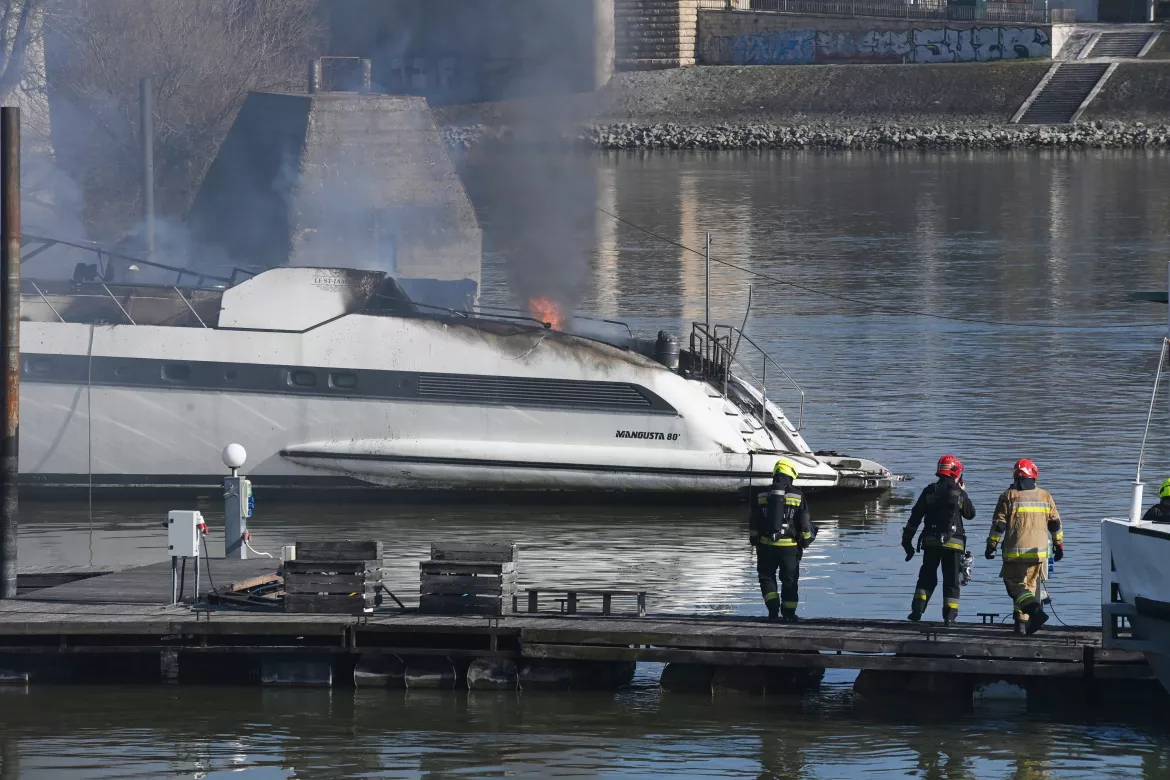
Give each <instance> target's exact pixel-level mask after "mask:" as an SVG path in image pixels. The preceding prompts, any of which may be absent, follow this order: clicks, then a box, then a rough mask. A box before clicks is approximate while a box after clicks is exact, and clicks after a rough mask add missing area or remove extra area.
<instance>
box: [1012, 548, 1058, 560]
mask: <svg viewBox="0 0 1170 780" xmlns="http://www.w3.org/2000/svg"><path fill="white" fill-rule="evenodd" d="M1003 557H1004V558H1036V559H1040V558H1047V557H1048V548H1047V547H1005V548H1003Z"/></svg>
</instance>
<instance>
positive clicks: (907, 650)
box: [0, 560, 1151, 679]
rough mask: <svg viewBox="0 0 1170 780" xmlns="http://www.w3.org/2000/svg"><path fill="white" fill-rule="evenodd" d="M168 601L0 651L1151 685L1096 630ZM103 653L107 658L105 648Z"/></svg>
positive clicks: (164, 584)
mask: <svg viewBox="0 0 1170 780" xmlns="http://www.w3.org/2000/svg"><path fill="white" fill-rule="evenodd" d="M496 565H497V566H498V565H500V564H496ZM275 568H276V564H275V563H274V562H272V561H268V560H263V561H253V560H248V561H239V560H231V561H224V560H213V561H211V569H212V572H213V574H214V575H215V579H216V583H217V584H219V585H220V586H221V587H223V585H224V584H227V583H229V582H239V581H244V580H247V579H249V578H251V577H257V576H262V575H264V574H271V573H272V572H273V571H274V570H275ZM354 575H356V572H355V573H354ZM354 575H351V576H354ZM440 576H466V575H440ZM206 588H207V583H205V589H206ZM169 589H170V564H169V563H166V564H155V565H152V566H146V567H140V568H138V569H133V570H129V571H125V572H119V573H114V574H108V575H103V576H98V577H93V578H90V579H86V580H82V581H78V582H73V583H68V584H64V585H60V586H58V587H54V588H47V589H44V590H40V591H36V592H33V593H30V594H28V595H27V596H25V597H21V598H19V599H16V600H8V601H0V650H4V649H13V648H19V647H23V646H27V647H29V648H33V647H36V648H44V647H46V645H45V640H44V637H46V636H52V637H56V638H57V639H58V640H59V643H60V646H61V647H62V648H66V647H67V648H70V649H71V651H72V652H86V651H87V650H85V649H84V648H85V647H86V646H87V643H89V644H90V645H92V647H91V651H92V652H109V647H119V646H122V645H126V646H133V647H134V648H135V650H136V651H138V652H148V651H151V650H152V649H153V650H158V649H161V648H166V647H173V646H174V645H175V644H176V643H178V644H181V646H183V647H184V648H186V649H193V650H206V651H207V652H240V653H248V652H261V651H264V650H265V649H269V650H270V649H272V648H273V647H281V648H284V649H285V650H288V651H294V652H295V651H297V650H304V651H306V652H315V651H319V650H320V648H321V647H326V646H327V647H329V648H331V650H330V651H331V652H342V651H345V652H354V653H360V652H397V650H396V648H408V649H412V651H413V652H417V653H419V654H427V653H431V654H443V653H450V654H463V655H467V654H473V655H488V654H496V655H499V654H504V655H509V654H510V655H511V657H514V658H516V659H520V658H529V659H533V660H541V659H547V660H599V661H657V662H686V663H705V664H727V665H747V666H788V667H819V668H840V669H884V670H890V671H901V670H928V671H942V672H950V673H959V674H988V673H1000V674H1013V675H1015V674H1018V675H1026V676H1046V677H1082V676H1088V675H1092V676H1094V677H1099V678H1102V679H1122V678H1131V679H1132V678H1138V679H1146V678H1150V677H1151V674H1150V671H1149V668H1148V666H1147V664H1146V663H1145V660H1144V658H1143V657H1142V656H1141V655H1139V654H1135V653H1128V652H1124V651H1117V650H1103V649H1102V648H1101V647H1100V639H1101V636H1100V631H1099V630H1098V629H1096V628H1095V627H1093V628H1090V627H1083V628H1080V627H1078V628H1063V627H1055V628H1051V627H1046V628H1045V630H1044V631H1043V632H1042V633H1040V634H1038V635H1036V636H1034V637H1028V638H1025V637H1018V636H1016V635H1015V634H1013V633H1012V631H1011V628H1010V627H1007V626H999V625H980V624H978V623H964V624H960V625H958V626H956V627H953V628H943V627H942V626H941V625H931V624H911V623H908V622H905V621H895V620H837V619H819V620H818V619H811V620H805V621H803V622H801V623H799V624H797V625H782V624H776V623H767V622H764V621H762V620H760V619H758V618H748V617H738V616H684V615H649V616H646V617H640V618H639V617H633V616H609V617H603V616H585V615H577V616H570V615H558V614H531V615H530V614H508V615H502V616H479V615H442V614H421V613H418V612H398V611H397V610H394V611H385V612H383V611H379V612H374V613H372V614H368V615H361V616H354V615H329V614H292V613H279V612H249V611H234V610H211V611H205V610H192V609H191V608H190V607H184V606H175V607H172V606H168V605H167V604H166V602H167V601H168V600H169V592H170V590H169ZM151 599H153V601H152V600H151ZM103 643H104V644H105V645H107V649H106V650H104V651H103V650H100V649H98V646H99V645H101V644H103ZM497 646H498V647H500V648H505V649H503V650H496V649H495V648H496V647H497Z"/></svg>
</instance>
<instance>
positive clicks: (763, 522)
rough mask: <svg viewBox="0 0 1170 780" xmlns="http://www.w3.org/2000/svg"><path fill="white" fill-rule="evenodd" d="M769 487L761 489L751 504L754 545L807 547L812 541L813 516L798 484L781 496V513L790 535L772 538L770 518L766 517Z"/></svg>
mask: <svg viewBox="0 0 1170 780" xmlns="http://www.w3.org/2000/svg"><path fill="white" fill-rule="evenodd" d="M770 494H771V488H769V489H768V490H761V491H760V493H759V494H758V495H757V496H756V501H755V504H754V506H753V507H752V524H751V533H750V538H751V542H752V544H753V545H755V546H757V547H802V548H803V547H808V546H809V545H810V544H811V543H812V515H811V514H810V513H809V511H808V502H807V501H805V500H804V493H803V492H801V490H800V488H798V487H795V486H793V487H789V488H787V489H786V490H785V495H784V514H785V517H786V518H787V520H788V528H789V534H788V535H787V536H781V537H779V538H776V539H773V537H774V536H775V534H774V533H773V526H772V521H771V519H770V518H769V517H768V496H769V495H770Z"/></svg>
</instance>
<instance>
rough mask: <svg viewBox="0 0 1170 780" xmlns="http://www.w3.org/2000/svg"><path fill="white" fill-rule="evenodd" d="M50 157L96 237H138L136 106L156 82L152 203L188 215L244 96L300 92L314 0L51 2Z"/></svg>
mask: <svg viewBox="0 0 1170 780" xmlns="http://www.w3.org/2000/svg"><path fill="white" fill-rule="evenodd" d="M49 2H50V3H51V7H52V13H51V14H50V15H49V17H48V18H47V19H46V22H45V24H46V28H47V31H46V66H47V73H48V79H47V81H48V85H49V98H50V106H51V108H52V112H53V142H54V144H53V145H54V148H55V150H56V153H57V158H58V160H59V161H61V163H62V164H63V166H64V167H65V169H66V171H67V172H68V173H69V175H70V176H71V177H72V178H73V179H74V180H75V181H77V182H78V183H79V184H80V185H81V187H82V190H83V192H84V194H85V202H86V213H85V215H84V216H85V218H84V220H83V221H84V222H85V224H86V225H87V226H88V228H89V230H90V232H91V233H92V234H94V236H95V237H97V238H104V239H107V240H108V239H116V238H118V237H119V236H121V235H123V234H125V233H126V232H127V231H130V230H133V229H135V228H136V227H137V217H138V213H139V202H140V201H139V198H140V192H139V186H138V181H139V169H140V168H139V166H140V162H139V161H140V153H139V149H140V139H139V121H138V110H139V97H138V84H139V80H140V79H141V78H142V77H144V76H149V77H150V78H151V79H152V80H153V83H154V124H155V133H156V136H155V142H154V144H155V145H154V156H155V170H156V193H157V194H156V204H157V208H158V211H159V214H160V215H162V216H166V215H171V216H179V215H181V214H183V213H184V212H185V210H186V208H187V207H188V206H189V204H190V201H191V198H192V196H193V194H194V191H195V188H196V187H197V186H198V184H199V181H200V180H201V179H202V177H203V175H204V173H205V172H206V170H207V166H208V165H209V164H210V161H211V159H212V157H213V156H214V154H215V151H216V149H217V148H218V146H219V143H220V142H221V141H222V140H223V137H224V135H225V134H226V132H227V129H228V127H229V126H230V124H231V122H232V119H233V118H234V117H235V114H236V112H237V110H238V109H239V107H240V105H241V104H242V102H243V100H244V98H245V96H246V95H247V93H248V92H249V91H250V90H282V89H289V88H293V87H297V88H301V87H302V85H303V82H304V74H305V64H306V61H307V59H308V58H309V57H310V56H312V54H314V53H315V52H316V50H317V47H318V45H319V43H320V41H321V34H320V27H319V25H318V22H317V20H316V16H315V9H316V0H117V1H116V2H110V0H49Z"/></svg>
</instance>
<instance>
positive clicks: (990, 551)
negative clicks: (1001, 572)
mask: <svg viewBox="0 0 1170 780" xmlns="http://www.w3.org/2000/svg"><path fill="white" fill-rule="evenodd" d="M983 557H984V558H986V559H987V560H989V561H990V560H992V559H993V558H995V547H994V546H993V545H990V544H989V545H987V549H986V550H984V551H983Z"/></svg>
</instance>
